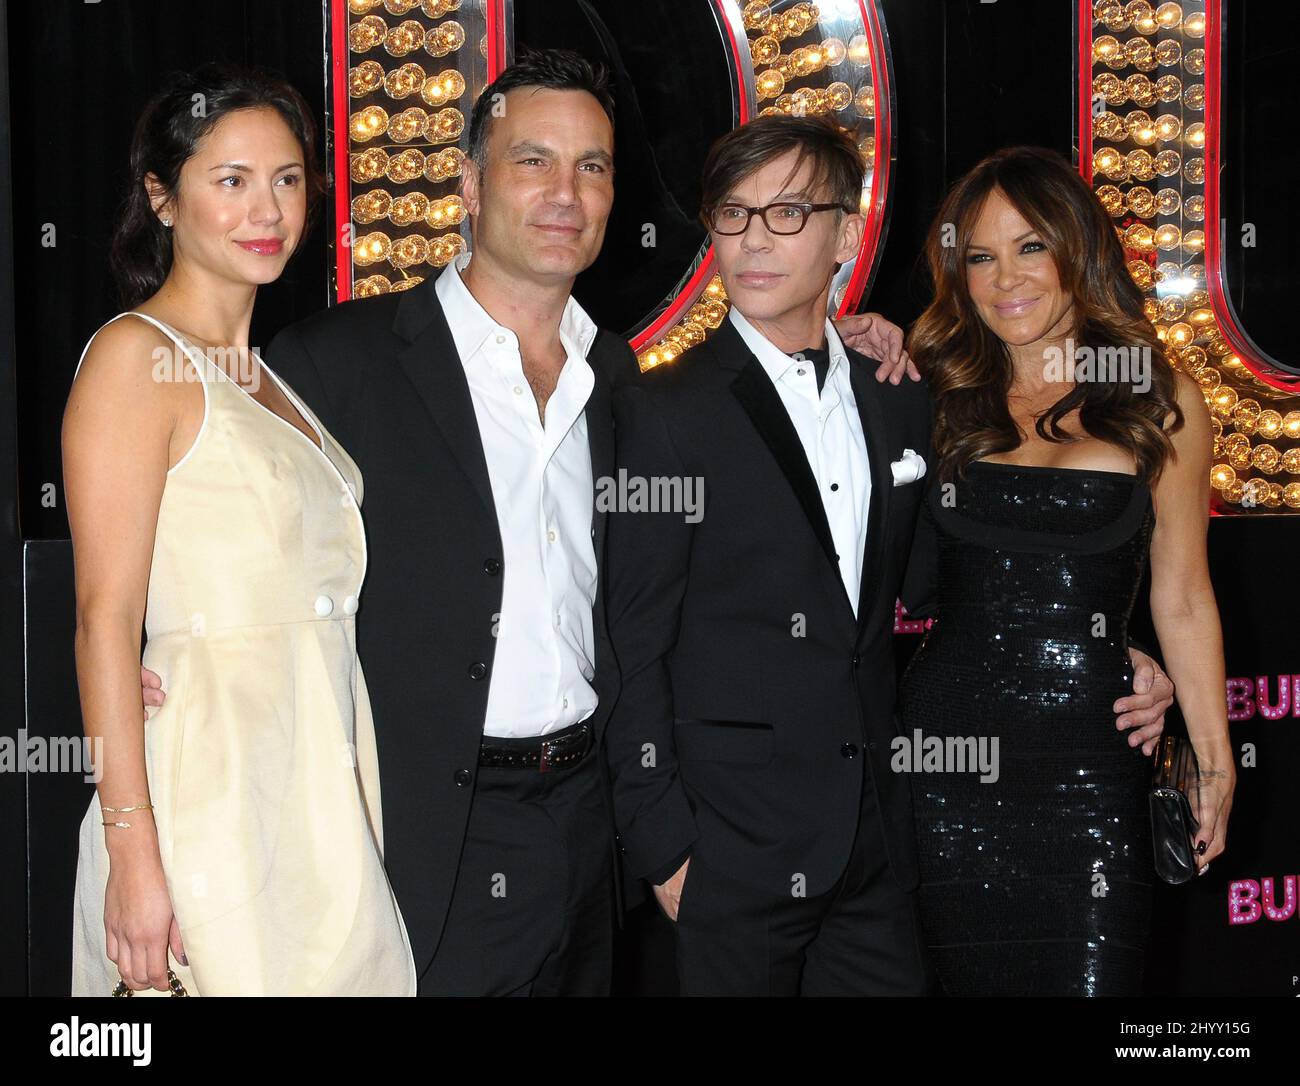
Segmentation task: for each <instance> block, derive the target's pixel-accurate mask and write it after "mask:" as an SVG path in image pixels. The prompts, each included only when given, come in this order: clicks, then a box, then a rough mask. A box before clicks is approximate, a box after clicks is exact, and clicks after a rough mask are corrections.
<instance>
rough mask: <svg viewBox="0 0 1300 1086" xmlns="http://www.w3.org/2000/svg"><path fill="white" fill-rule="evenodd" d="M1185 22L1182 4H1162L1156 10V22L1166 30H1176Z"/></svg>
mask: <svg viewBox="0 0 1300 1086" xmlns="http://www.w3.org/2000/svg"><path fill="white" fill-rule="evenodd" d="M1182 21H1183V6H1182V4H1174V3H1168V4H1161V5H1160V6H1159V7H1158V8H1156V22H1157V23H1158V24H1159V25H1160V27H1161V28H1162V29H1164V30H1175V29H1177V28H1178V26H1179V25H1181V23H1182Z"/></svg>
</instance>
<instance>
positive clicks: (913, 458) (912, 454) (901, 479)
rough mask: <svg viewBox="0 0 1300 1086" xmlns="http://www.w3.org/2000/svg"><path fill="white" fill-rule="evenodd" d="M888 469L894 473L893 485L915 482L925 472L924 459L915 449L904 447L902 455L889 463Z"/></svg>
mask: <svg viewBox="0 0 1300 1086" xmlns="http://www.w3.org/2000/svg"><path fill="white" fill-rule="evenodd" d="M889 470H890V471H892V472H893V473H894V485H895V486H903V485H904V484H905V483H914V482H916V481H917V479H919V478H921V476H922V475H924V474H925V461H924V460H923V459H922V458H921V457H920V456H918V455H917V453H916V450H915V449H904V450H903V455H902V456H901V457H900V458H899V459H897V460H895V461H893V462H892V463H891V464H890V465H889Z"/></svg>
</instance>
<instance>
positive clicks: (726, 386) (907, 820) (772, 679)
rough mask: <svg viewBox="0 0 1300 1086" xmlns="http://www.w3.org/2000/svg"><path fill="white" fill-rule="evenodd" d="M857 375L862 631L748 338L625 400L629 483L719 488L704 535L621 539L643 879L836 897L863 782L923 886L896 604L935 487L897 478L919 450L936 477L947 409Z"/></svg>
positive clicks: (909, 877) (618, 789)
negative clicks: (904, 734)
mask: <svg viewBox="0 0 1300 1086" xmlns="http://www.w3.org/2000/svg"><path fill="white" fill-rule="evenodd" d="M848 356H849V366H850V374H851V383H852V388H853V394H854V398H855V399H856V401H857V408H858V411H859V412H860V414H861V418H862V428H863V431H864V434H865V437H866V442H867V449H868V455H869V459H870V463H871V484H872V485H871V503H870V511H869V519H868V526H867V546H866V553H865V556H864V561H863V571H862V591H861V596H860V599H859V601H858V613H857V616H856V618H855V616H854V612H853V608H852V605H851V604H850V601H849V598H848V595H847V593H846V591H845V589H844V584H843V581H842V580H841V579H840V575H839V571H838V569H837V568H836V560H835V548H834V543H833V541H832V538H831V533H830V528H829V525H828V523H827V519H826V514H825V512H824V508H823V505H822V502H821V500H820V498H819V496H818V493H817V483H816V481H815V479H814V476H813V474H812V470H811V468H810V467H809V465H808V460H807V458H806V456H805V454H804V452H803V447H802V445H801V444H800V442H799V438H798V435H797V434H796V432H795V429H794V426H793V424H792V423H791V422H790V419H789V416H788V414H787V413H786V411H785V408H784V406H783V405H782V403H781V399H780V395H779V394H778V392H777V390H776V387H775V386H774V385H773V383H772V382H771V380H770V379H769V378H768V376H767V374H766V373H765V371H764V370H763V368H762V367H761V366H760V364H759V362H758V360H757V359H756V358H755V357H754V355H753V354H752V353H751V352H750V350H749V349H748V347H747V346H746V344H745V342H744V340H743V339H742V338H741V336H740V334H739V332H737V331H736V329H735V327H734V325H732V323H731V322H730V321H724V322H723V324H722V326H721V328H720V329H719V330H718V331H717V332H716V333H715V334H714V335H713V336H712V337H711V338H709V339H708V340H706V341H705V342H704V343H703V344H701V345H700V346H698V347H696V348H694V349H693V350H691V351H688V352H687V353H686V354H685V355H683V356H682V357H681V358H680V359H679V360H677V361H676V362H674V363H672V364H669V365H665V366H660V367H656V368H655V369H652V370H650V371H649V372H647V373H646V374H644V375H643V376H642V378H641V380H640V381H639V382H638V383H636V384H628V385H625V386H623V387H621V388H619V389H618V390H616V391H615V395H614V413H615V425H616V429H617V458H618V463H619V468H620V471H623V470H626V471H627V472H628V474H629V477H631V476H642V477H645V478H654V477H657V476H658V477H662V476H670V477H676V476H684V477H698V478H702V479H703V494H704V503H703V504H704V512H703V518H702V520H700V522H699V523H697V524H689V523H687V522H686V520H685V518H684V517H683V515H682V514H681V513H680V512H675V513H674V512H618V513H615V514H613V515H612V516H611V519H610V533H609V535H610V538H609V582H608V599H609V622H610V633H611V637H612V639H613V642H614V649H615V652H616V653H617V655H618V659H619V666H620V670H621V673H622V681H623V689H622V695H621V697H620V700H619V704H618V706H617V707H616V708H615V711H614V716H613V718H612V720H611V721H610V724H609V727H608V729H607V735H606V746H607V749H608V755H609V758H610V762H611V767H612V770H613V775H614V805H615V815H616V821H617V824H618V828H619V832H620V834H621V839H622V847H623V851H624V861H625V871H626V874H627V875H628V876H629V877H635V878H648V877H650V876H653V875H660V876H661V875H663V874H666V873H668V872H667V870H666V866H665V865H669V866H671V864H672V863H674V862H675V861H676V860H677V859H678V858H679V857H680V856H681V855H683V854H684V853H685V852H687V850H690V852H691V853H692V854H701V855H706V856H707V862H708V863H710V864H711V865H712V866H713V867H715V868H717V869H721V870H723V871H726V872H728V873H730V874H732V875H733V876H734V877H737V878H740V879H743V880H746V881H748V882H750V883H762V884H764V885H767V886H769V887H771V888H774V889H776V890H778V891H779V892H783V893H789V892H791V888H792V886H794V885H796V884H797V883H798V884H802V886H803V887H804V889H805V890H806V892H807V893H808V894H814V893H819V892H822V891H824V890H825V889H827V888H828V887H829V886H831V885H832V884H833V883H834V881H835V879H836V878H837V877H838V876H839V874H840V873H841V871H842V870H843V868H844V865H845V863H846V862H847V861H848V857H849V852H850V849H851V847H852V844H853V838H854V833H855V831H856V828H857V825H858V813H859V811H858V807H859V800H860V797H861V792H862V788H863V786H864V775H866V777H867V779H868V784H867V786H868V787H869V786H870V781H874V784H875V789H876V793H877V795H878V797H879V804H880V812H881V821H882V824H883V828H884V833H885V839H886V843H887V846H888V851H889V858H890V863H891V866H892V869H893V873H894V876H895V877H896V879H897V881H898V883H899V885H900V886H902V887H903V888H905V889H911V888H913V887H915V885H916V883H917V864H916V843H915V836H914V830H913V826H912V811H911V793H910V790H909V784H908V780H907V777H906V776H905V775H901V774H896V773H893V772H891V770H890V766H889V762H890V754H891V752H890V741H891V739H892V738H893V737H894V736H895V735H896V734H897V721H896V716H895V713H894V690H895V668H894V653H893V627H894V602H895V599H896V598H897V597H898V596H899V592H900V588H901V585H902V582H903V578H904V573H905V571H906V568H907V565H908V560H909V553H910V548H911V544H912V533H913V529H914V527H915V522H916V517H917V511H918V508H919V504H920V498H921V493H922V489H923V486H924V483H925V482H926V481H928V480H919V481H917V482H913V483H908V484H903V485H899V486H894V484H893V474H892V472H891V469H890V463H891V462H892V461H895V460H898V459H899V458H900V457H901V456H902V455H903V450H904V449H905V448H910V449H913V450H915V451H916V452H917V453H919V454H920V455H921V456H922V457H924V458H925V460H926V462H927V468H928V469H930V468H932V465H930V441H929V437H930V424H931V412H930V401H929V395H928V390H927V387H926V386H925V385H924V383H917V382H913V381H911V380H907V379H905V380H903V381H902V382H901V383H900V384H898V385H896V386H895V385H891V384H888V383H885V384H880V383H878V382H877V381H876V379H875V376H874V373H875V368H876V363H874V362H872V361H871V360H869V359H866V358H864V357H862V356H861V355H859V354H857V353H856V352H854V351H849V352H848ZM864 759H865V763H866V764H865V766H864V764H863V762H864Z"/></svg>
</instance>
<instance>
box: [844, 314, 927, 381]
mask: <svg viewBox="0 0 1300 1086" xmlns="http://www.w3.org/2000/svg"><path fill="white" fill-rule="evenodd" d="M835 331H836V332H837V333H838V334H839V337H840V339H841V341H843V343H844V346H846V347H848V348H850V349H851V350H854V351H857V352H858V353H859V354H864V355H866V356H867V357H868V358H876V359H879V360H880V366H879V367H878V368H877V370H876V380H877V381H884V380H886V379H888V380H889V383H890V384H892V385H896V384H898V382H899V381H901V380H902V379H903V374H904V373H906V374H907V375H908V376H909V377H910V378H911V379H912V380H913V381H919V380H920V379H921V372H920V370H918V369H917V368H916V365H915V363H913V362H912V359H911V358H910V357H909V356H908V353H907V351H905V350H904V349H903V338H904V337H903V330H902V329H901V328H899V327H898V325H896V324H891V323H890V322H889V321H887V320H885V318H884V317H882V316H881V315H880V314H879V313H859V314H857V315H856V316H852V317H843V318H841V319H840V320H837V321H836V322H835Z"/></svg>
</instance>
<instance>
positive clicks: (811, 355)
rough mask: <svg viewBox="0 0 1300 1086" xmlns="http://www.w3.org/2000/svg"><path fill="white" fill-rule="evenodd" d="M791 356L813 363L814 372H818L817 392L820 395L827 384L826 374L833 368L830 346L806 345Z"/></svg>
mask: <svg viewBox="0 0 1300 1086" xmlns="http://www.w3.org/2000/svg"><path fill="white" fill-rule="evenodd" d="M790 357H791V358H795V359H798V360H800V361H805V362H811V363H812V367H813V372H814V373H816V374H817V394H818V395H819V396H820V395H821V391H822V388H823V387H825V385H826V374H828V373H829V372H830V368H831V357H830V348H828V347H822V348H820V349H818V348H816V347H805V348H804V349H803V350H802V351H795V352H794V354H792V355H791V356H790Z"/></svg>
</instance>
